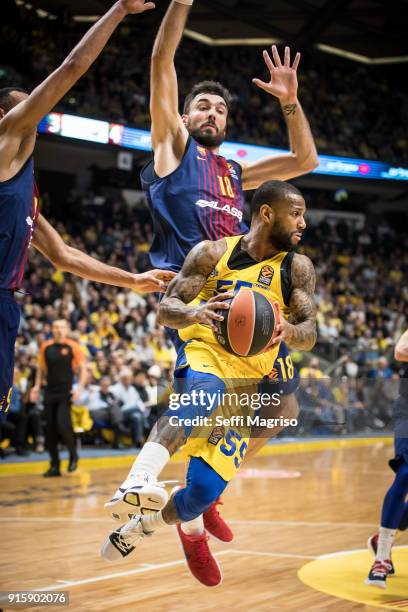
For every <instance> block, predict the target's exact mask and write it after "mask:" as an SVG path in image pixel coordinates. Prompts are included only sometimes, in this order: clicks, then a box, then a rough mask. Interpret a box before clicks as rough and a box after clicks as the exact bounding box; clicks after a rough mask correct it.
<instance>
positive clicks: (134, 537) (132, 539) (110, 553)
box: [101, 516, 153, 562]
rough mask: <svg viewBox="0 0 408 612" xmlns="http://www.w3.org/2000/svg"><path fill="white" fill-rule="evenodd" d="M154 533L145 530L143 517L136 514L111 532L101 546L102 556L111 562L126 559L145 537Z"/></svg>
mask: <svg viewBox="0 0 408 612" xmlns="http://www.w3.org/2000/svg"><path fill="white" fill-rule="evenodd" d="M152 535H153V532H152V531H149V532H145V531H144V530H143V525H142V517H141V516H136V517H135V518H133V519H132V520H130V521H128V522H127V523H126V525H122V526H121V527H119V528H118V529H115V531H112V533H110V534H109V536H108V537H107V538H106V540H105V541H104V542H103V544H102V546H101V556H102V557H103V559H105V561H109V562H113V561H121V560H122V559H126V557H128V555H130V554H131V553H132V552H133V551H134V550H135V548H136V546H137V545H138V544H140V543H141V541H142V540H143V539H144V538H148V537H150V536H152Z"/></svg>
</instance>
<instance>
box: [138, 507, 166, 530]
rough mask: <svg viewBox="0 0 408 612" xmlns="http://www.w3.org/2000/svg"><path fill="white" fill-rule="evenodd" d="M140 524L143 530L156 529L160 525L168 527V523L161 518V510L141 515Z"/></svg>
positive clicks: (160, 526)
mask: <svg viewBox="0 0 408 612" xmlns="http://www.w3.org/2000/svg"><path fill="white" fill-rule="evenodd" d="M141 520H142V525H143V529H144V530H145V531H156V529H161V528H162V527H169V526H170V525H168V523H166V522H165V520H164V519H163V515H162V511H161V510H160V511H159V512H155V513H154V514H145V515H144V516H142V519H141Z"/></svg>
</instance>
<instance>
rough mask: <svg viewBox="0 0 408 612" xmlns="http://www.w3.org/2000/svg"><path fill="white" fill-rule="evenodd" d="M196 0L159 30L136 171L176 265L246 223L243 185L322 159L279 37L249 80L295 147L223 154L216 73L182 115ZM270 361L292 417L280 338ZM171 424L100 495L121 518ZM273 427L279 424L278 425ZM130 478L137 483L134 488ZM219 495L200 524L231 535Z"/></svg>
mask: <svg viewBox="0 0 408 612" xmlns="http://www.w3.org/2000/svg"><path fill="white" fill-rule="evenodd" d="M192 4H193V0H173V1H172V2H171V4H170V7H169V9H168V10H167V13H166V15H165V17H164V19H163V21H162V24H161V26H160V29H159V32H158V34H157V36H156V40H155V43H154V48H153V53H152V62H151V87H150V91H151V99H150V111H151V117H152V146H153V151H154V158H153V160H152V161H151V162H150V163H149V164H148V165H147V166H146V167H145V168H144V169H143V170H142V174H141V179H142V185H143V188H144V189H145V190H146V192H147V199H148V203H149V206H150V209H151V213H152V217H153V224H154V239H153V244H152V247H151V251H150V258H151V262H152V264H153V265H154V266H156V267H160V268H164V269H169V270H174V271H179V270H180V269H181V267H182V265H183V263H184V260H185V258H186V256H187V254H188V252H189V251H190V250H191V249H192V248H193V247H194V246H195V245H196V244H198V243H199V242H200V241H202V240H206V239H207V240H219V239H221V238H224V237H228V236H234V235H239V234H241V233H245V232H246V231H247V229H248V228H247V226H246V223H245V220H244V203H245V200H244V194H243V192H244V190H248V189H256V188H258V187H259V186H260V185H261V184H262V183H264V182H265V181H268V180H270V179H279V180H284V181H285V180H288V179H291V178H294V177H296V176H299V175H301V174H305V173H307V172H310V171H311V170H313V169H314V168H315V167H316V166H317V164H318V160H317V152H316V148H315V145H314V141H313V136H312V134H311V131H310V128H309V124H308V122H307V119H306V117H305V115H304V113H303V110H302V108H301V105H300V103H299V100H298V97H297V89H298V84H297V67H298V64H299V61H300V54H299V53H297V54H296V56H295V59H294V61H293V63H292V64H291V59H290V50H289V48H288V47H286V48H285V53H284V61H283V63H282V62H281V59H280V57H279V53H278V51H277V49H276V47H275V46H273V47H272V55H273V60H272V59H271V57H270V56H269V54H268V52H267V51H264V52H263V58H264V61H265V63H266V66H267V68H268V70H269V72H270V81H269V82H264V81H261V80H260V79H253V83H254V84H255V85H256V86H257V87H259V88H261V89H263V90H264V91H265V92H266V93H268V94H270V95H272V96H273V97H275V98H277V99H278V100H279V103H280V105H281V108H282V111H283V113H284V117H285V120H286V123H287V127H288V131H289V141H290V146H291V151H290V152H288V153H287V154H286V155H278V156H274V157H265V158H263V159H260V160H259V161H257V162H254V163H244V162H240V163H237V162H236V161H234V160H227V159H225V158H224V157H222V156H221V155H219V147H220V145H221V143H222V142H223V140H224V139H225V136H226V130H227V120H228V114H229V111H230V107H231V95H230V93H229V92H228V90H227V89H226V88H225V87H223V85H221V84H220V83H218V82H216V81H203V82H201V83H198V84H196V85H195V86H194V87H193V88H192V90H191V92H190V93H189V94H188V96H187V98H186V100H185V102H184V109H183V114H182V115H180V114H179V99H178V85H177V75H176V70H175V66H174V57H175V53H176V50H177V46H178V44H179V42H180V40H181V37H182V35H183V30H184V26H185V24H186V20H187V16H188V12H189V10H190V8H191V5H192ZM189 5H190V6H189ZM249 112H251V111H250V110H249ZM170 334H171V336H172V337H173V339H174V340H175V344H176V348H178V344H179V343H178V341H177V336H176V334H174V331H173V332H170ZM282 364H287V365H289V364H290V367H288V368H287V369H285V371H283V368H284V367H285V366H284V365H282ZM271 366H273V367H271V376H270V378H277V379H279V380H280V381H282V379H286V382H285V383H284V384H283V385H281V387H284V391H283V393H284V394H283V395H282V399H281V409H282V415H284V416H285V417H289V418H292V417H296V416H297V413H298V405H297V401H296V398H295V396H294V393H293V392H294V390H295V389H296V386H297V381H298V376H297V374H294V373H295V369H294V368H293V365H292V363H291V358H290V355H289V353H288V350H287V347H286V345H285V344H284V343H282V344H281V349H280V352H279V354H278V356H277V359H276V362H275V364H271ZM287 372H291V373H293V374H292V378H291V379H290V380H287V376H286V374H287ZM265 384H267V385H268V383H265ZM269 384H270V383H269ZM267 389H268V387H267V388H266V389H265V388H264V389H263V391H266V390H267ZM269 390H270V387H269ZM176 430H177V428H176V427H170V428H168V429H166V428H165V430H164V429H162V428H161V429H160V431H158V430H157V429H153V431H152V433H151V435H150V437H149V441H150V442H149V443H148V444H147V445H145V447H144V448H143V450H142V452H141V453H140V455H139V457H138V459H136V461H135V464H134V467H133V468H132V470H131V471H130V473H129V476H128V478H127V479H126V480H125V482H124V483H123V484H122V485H121V487H120V488H119V489H118V491H117V492H116V493H115V495H114V496H113V498H112V499H111V500H110V502H108V503H107V504H106V508H107V510H108V512H109V513H110V514H111V515H112V516H115V517H116V518H119V517H120V515H121V514H122V517H121V518H124V517H125V516H126V515H127V513H129V512H130V513H131V512H132V511H133V513H135V512H136V511H137V509H136V508H135V504H136V505H137V503H140V505H142V506H143V505H144V504H146V505H147V506H148V505H149V501H148V500H149V499H150V500H151V499H155V500H156V501H155V503H156V506H155V505H154V504H153V505H152V509H155V508H156V509H157V504H158V503H159V501H160V499H161V490H160V487H157V486H156V484H157V483H156V477H157V476H158V474H159V473H160V471H161V469H162V468H163V466H164V465H165V463H166V461H167V460H168V458H169V451H170V454H171V453H172V452H174V450H175V448H177V446H178V445H179V444H180V438H179V437H178V434H177V431H176ZM278 432H279V430H278V429H276V430H275V434H276V435H277V433H278ZM180 433H181V432H180ZM181 437H182V435H181ZM265 442H266V439H265V438H257V439H254V440H251V446H250V449H249V451H248V453H249V454H254V453H255V452H257V450H258V449H259V448H260V446H262V445H263V444H264V443H265ZM149 444H150V446H149ZM146 479H147V480H146ZM132 485H134V486H135V487H136V489H137V490H136V489H135V490H134V491H133V490H132V489H131V487H132ZM142 498H143V501H140V500H141V499H142ZM137 500H139V502H138V501H137ZM217 503H218V501H217V502H216V503H215V504H213V505H212V506H211V507H210V508H209V510H208V511H207V512H206V513H205V514H204V525H205V527H206V529H207V530H208V531H210V533H212V534H213V535H215V536H216V537H218V538H219V539H222V540H224V541H229V540H231V539H232V537H233V534H232V532H231V530H230V529H229V527H228V526H227V525H226V524H225V523H224V522H223V521H222V520H221V518H220V516H219V513H218V511H217V509H216V505H217ZM132 505H133V507H132ZM197 520H198V519H196V521H197ZM184 532H186V535H185V536H183V533H184ZM179 534H180V537H181V538H182V542H183V546H184V547H185V549H186V546H187V544H186V542H185V538H188V537H189V535H191V534H193V536H194V537H196V536H197V537H198V540H194V542H195V545H194V546H193V545H191V546H189V555H191V554H192V551H193V550H197V551H200V550H204V549H205V550H206V555H207V557H206V558H207V560H208V558H209V555H210V553H209V550H208V547H207V544H206V535H205V533H204V530H203V526H202V520H201V526H200V525H198V527H197V525H190V526H189V525H186V524H183V525H182V526H181V529H180V530H179ZM197 534H199V535H197ZM183 538H184V539H183ZM190 544H191V542H190ZM196 577H197V576H196ZM199 579H200V578H199ZM202 580H203V581H204V583H206V582H205V581H206V576H205V571H204V576H203V577H202Z"/></svg>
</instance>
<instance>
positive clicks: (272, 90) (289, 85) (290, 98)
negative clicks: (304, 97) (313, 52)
mask: <svg viewBox="0 0 408 612" xmlns="http://www.w3.org/2000/svg"><path fill="white" fill-rule="evenodd" d="M272 55H273V61H272V59H271V57H270V55H269V53H268V52H267V51H264V52H263V58H264V60H265V64H266V65H267V67H268V70H269V73H270V75H271V78H270V81H269V82H266V81H262V80H261V79H252V82H253V83H254V84H255V85H257V86H258V87H260V88H261V89H263V90H264V91H266V92H267V93H269V94H271V95H272V96H276V97H277V98H279V100H280V102H281V103H285V104H290V103H294V102H296V98H297V90H298V80H297V73H296V70H297V67H298V66H299V62H300V53H296V55H295V59H294V61H293V64H292V66H291V65H290V49H289V47H285V56H284V62H283V65H282V62H281V60H280V57H279V53H278V49H277V48H276V46H275V45H273V46H272Z"/></svg>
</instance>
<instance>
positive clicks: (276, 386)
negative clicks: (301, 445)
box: [244, 342, 300, 462]
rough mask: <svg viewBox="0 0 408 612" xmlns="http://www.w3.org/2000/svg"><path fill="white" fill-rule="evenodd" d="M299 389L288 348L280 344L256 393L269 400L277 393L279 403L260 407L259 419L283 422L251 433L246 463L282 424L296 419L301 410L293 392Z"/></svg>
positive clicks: (282, 426) (278, 430) (297, 376)
mask: <svg viewBox="0 0 408 612" xmlns="http://www.w3.org/2000/svg"><path fill="white" fill-rule="evenodd" d="M298 387H299V374H298V372H297V370H296V368H295V367H294V365H293V362H292V358H291V356H290V354H289V350H288V347H287V346H286V344H285V343H284V342H281V345H280V347H279V353H278V355H277V357H276V359H275V363H274V365H273V368H272V371H271V374H270V375H269V377H268V379H266V380H265V381H263V382H262V383H261V384H260V385H259V392H260V393H262V394H265V395H269V396H270V397H271V398H274V397H275V395H276V394H278V395H279V403H278V404H276V403H275V402H274V401H271V403H270V404H269V405H263V406H262V408H261V410H260V414H259V416H260V417H261V418H265V419H268V418H269V419H270V418H274V419H277V420H278V421H279V422H282V423H281V424H279V423H278V424H277V425H275V426H274V427H273V428H271V427H264V428H257V429H256V430H253V431H252V433H251V440H250V442H249V446H248V450H247V452H246V455H245V459H244V461H245V462H247V461H249V460H250V459H252V458H253V457H255V455H256V454H257V453H258V452H259V451H260V450H261V448H262V447H263V446H264V445H265V444H266V443H267V442H268V441H269V440H270V439H271V438H276V436H277V435H278V434H280V432H281V431H283V430H284V429H285V428H286V427H287V425H285V424H284V422H288V421H291V420H295V419H297V417H298V416H299V411H300V408H299V404H298V401H297V399H296V396H295V391H296V390H297V389H298Z"/></svg>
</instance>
